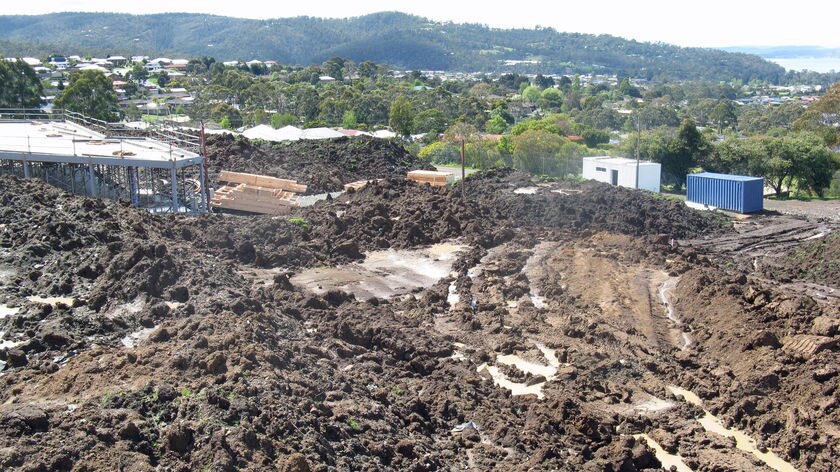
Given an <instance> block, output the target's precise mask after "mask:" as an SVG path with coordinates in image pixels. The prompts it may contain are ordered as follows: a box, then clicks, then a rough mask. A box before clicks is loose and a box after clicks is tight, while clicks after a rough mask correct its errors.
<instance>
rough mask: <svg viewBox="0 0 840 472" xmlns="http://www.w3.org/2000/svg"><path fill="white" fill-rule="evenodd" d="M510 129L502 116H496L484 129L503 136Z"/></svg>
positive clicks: (488, 121)
mask: <svg viewBox="0 0 840 472" xmlns="http://www.w3.org/2000/svg"><path fill="white" fill-rule="evenodd" d="M507 127H508V123H507V121H505V119H504V118H502V117H501V116H500V115H494V116H493V117H492V118H490V119H489V120H487V123H485V124H484V129H485V131H487V132H488V133H490V134H502V133H504V132H505V130H506V129H507Z"/></svg>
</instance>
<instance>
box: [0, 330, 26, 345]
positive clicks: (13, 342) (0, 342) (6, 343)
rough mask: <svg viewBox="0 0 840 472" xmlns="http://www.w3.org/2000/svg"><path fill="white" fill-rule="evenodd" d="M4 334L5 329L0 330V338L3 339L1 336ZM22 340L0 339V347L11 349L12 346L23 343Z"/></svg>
mask: <svg viewBox="0 0 840 472" xmlns="http://www.w3.org/2000/svg"><path fill="white" fill-rule="evenodd" d="M5 335H6V332H5V331H0V339H3V336H5ZM23 343H24V341H10V340H8V339H4V340H2V341H0V349H11V348H13V347H17V346H20V345H21V344H23Z"/></svg>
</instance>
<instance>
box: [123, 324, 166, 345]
mask: <svg viewBox="0 0 840 472" xmlns="http://www.w3.org/2000/svg"><path fill="white" fill-rule="evenodd" d="M157 328H158V327H157V326H153V327H151V328H140V329H138V330H137V331H135V332H133V333H129V334H128V335H126V336H125V337H124V338H122V339H120V344H122V345H123V347H127V348H135V347H137V346H138V345H139V344H140V343H142V342H143V341H145V340H147V339H149V335H151V334H152V331H154V330H156V329H157Z"/></svg>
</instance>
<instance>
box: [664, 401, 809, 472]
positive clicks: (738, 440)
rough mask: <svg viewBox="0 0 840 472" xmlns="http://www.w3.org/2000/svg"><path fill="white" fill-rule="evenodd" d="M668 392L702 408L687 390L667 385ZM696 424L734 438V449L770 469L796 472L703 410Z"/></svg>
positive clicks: (744, 434)
mask: <svg viewBox="0 0 840 472" xmlns="http://www.w3.org/2000/svg"><path fill="white" fill-rule="evenodd" d="M668 390H670V391H671V392H672V393H673V394H674V395H677V396H680V397H683V399H685V401H687V402H688V403H691V404H692V405H696V406H699V407H701V408H702V407H703V400H701V399H700V397H698V396H697V395H696V394H694V393H693V392H691V391H689V390H686V389H684V388H680V387H676V386H673V385H669V386H668ZM697 422H698V423H700V425H701V426H703V429H705V430H706V431H708V432H710V433H716V434H719V435H721V436H724V437H727V438H735V447H737V448H738V449H740V450H742V451H744V452H749V453H750V454H752V455H754V456H755V457H757V458H758V459H759V460H761V461H762V462H764V463H765V464H766V465H767V466H768V467H770V468H771V469H774V470H778V471H779V472H796V468H795V467H793V466H792V465H791V464H790V463H788V462H786V461H785V460H784V459H782V458H781V457H779V456H777V455H776V454H775V453H774V452H773V451H771V450H770V449H767V452H761V451H760V450H759V449H758V447H757V445H756V444H757V443H756V441H755V440H754V439H753V438H751V437H749V436H747V434H746V433H744V432H743V431H739V430H737V429H731V428H727V427H726V426H725V425H724V424H723V421H721V420H720V418H718V417H717V416H715V415H713V414H711V413H710V412H709V411H708V410H706V409H705V408H704V409H703V417H702V418H700V419H698V420H697Z"/></svg>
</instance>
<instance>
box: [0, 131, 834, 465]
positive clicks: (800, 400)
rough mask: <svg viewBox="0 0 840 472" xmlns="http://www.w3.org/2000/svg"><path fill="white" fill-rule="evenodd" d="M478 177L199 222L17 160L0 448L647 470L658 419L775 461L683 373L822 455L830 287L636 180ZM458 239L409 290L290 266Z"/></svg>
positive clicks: (776, 440) (372, 189) (668, 444)
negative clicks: (800, 280) (778, 274)
mask: <svg viewBox="0 0 840 472" xmlns="http://www.w3.org/2000/svg"><path fill="white" fill-rule="evenodd" d="M234 142H235V141H234ZM240 170H249V169H240ZM301 180H304V179H301ZM571 187H574V188H573V189H571ZM523 188H528V189H529V190H528V191H527V192H523V191H521V190H522V189H523ZM570 189H571V190H574V191H569V190H570ZM464 191H465V192H464V193H465V197H466V198H462V193H461V184H459V185H456V186H454V187H453V188H432V187H429V186H419V185H417V184H414V183H412V182H407V181H405V180H403V179H401V178H399V179H397V178H393V179H385V180H383V181H382V182H378V183H375V184H371V185H369V186H368V187H366V188H364V189H362V190H361V191H358V192H349V193H346V194H344V195H342V196H340V197H338V198H335V199H328V200H325V201H322V202H319V203H317V204H316V205H314V206H312V207H309V208H301V209H298V210H296V213H295V214H294V215H292V216H290V217H269V216H255V217H243V216H234V215H225V214H207V215H201V216H195V217H193V216H185V215H162V216H161V215H151V214H148V213H146V212H144V211H141V210H136V209H132V208H128V207H126V206H125V205H121V204H118V203H113V202H106V201H99V200H92V199H88V198H81V197H74V196H70V195H68V194H65V193H63V192H61V191H58V190H56V189H53V188H51V187H49V186H47V185H45V184H43V183H40V182H35V181H25V180H21V179H17V178H10V177H0V331H2V333H3V334H0V342H2V343H3V345H2V347H0V469H3V470H74V469H75V470H115V469H130V470H141V471H142V470H164V469H165V470H223V471H228V470H230V471H232V470H241V469H247V470H317V471H326V470H418V471H419V470H453V469H467V470H491V469H494V468H495V469H498V470H606V471H619V470H621V471H641V470H651V469H657V468H659V467H660V466H661V465H662V464H663V462H662V461H664V460H667V459H666V458H665V457H662V458H661V459H658V458H657V457H658V456H656V455H655V454H654V450H653V449H652V448H651V447H650V446H649V445H648V443H647V442H646V440H642V439H637V437H639V436H638V435H640V434H643V433H644V434H647V435H648V437H650V438H652V439H653V440H655V441H657V444H658V445H659V446H661V447H662V448H663V449H664V450H665V451H666V452H668V453H670V454H678V455H680V456H681V457H682V458H683V459H684V461H685V463H686V464H687V465H688V466H690V467H692V468H693V469H694V470H765V469H764V468H763V467H764V465H763V464H762V463H761V462H759V461H758V459H756V458H755V457H753V456H751V455H750V454H749V453H746V452H743V451H740V450H738V449H736V448H735V447H734V445H733V444H731V442H730V441H729V440H727V439H725V438H723V436H720V435H717V434H716V433H713V432H706V431H704V429H703V428H702V427H701V426H700V425H699V424H698V422H697V421H696V420H697V418H699V417H702V416H703V412H702V409H701V408H699V407H697V406H695V405H692V404H689V403H687V402H685V401H682V400H681V399H679V398H677V397H676V396H675V395H674V394H673V393H671V392H672V390H670V389H669V387H670V386H674V385H676V386H681V387H684V388H689V389H692V390H693V391H694V392H695V393H697V394H698V395H699V396H700V397H701V398H702V399H703V400H704V401H705V402H706V403H705V406H706V408H708V409H710V410H711V411H712V412H713V413H715V414H717V415H719V416H720V417H721V418H723V419H724V420H726V421H727V422H728V424H729V425H731V426H736V427H738V428H739V429H741V430H743V431H745V432H746V433H747V434H749V435H750V436H752V437H754V438H757V440H758V441H759V444H760V445H761V446H762V447H764V446H767V447H771V448H772V450H773V451H774V452H775V453H777V454H778V455H779V456H780V457H781V458H782V459H783V460H785V461H789V462H790V463H791V464H793V465H794V466H796V467H797V468H798V469H800V470H806V469H814V470H828V469H830V467H831V466H832V461H833V460H834V459H833V458H834V457H837V455H838V454H840V450H838V447H837V442H836V431H837V424H838V421H837V412H838V410H837V401H836V398H837V392H838V389H837V380H838V378H840V377H838V375H837V370H836V368H835V367H833V366H836V365H837V361H838V359H837V356H838V348H840V342H838V339H840V331H838V323H837V319H838V317H840V314H838V313H837V307H836V306H834V307H832V306H831V304H830V303H828V302H826V301H821V300H815V299H813V298H811V297H809V296H807V295H800V294H795V295H794V294H791V293H790V292H788V291H786V289H785V288H784V287H779V288H768V287H767V286H765V285H764V284H763V282H762V281H761V280H760V279H759V278H754V274H744V273H739V272H736V271H734V270H733V269H732V268H731V267H727V266H726V265H725V264H723V263H718V260H721V258H720V256H719V255H710V254H706V253H704V252H703V250H702V249H697V248H693V247H683V246H681V245H680V244H679V243H677V244H674V243H673V241H672V240H674V239H680V238H684V237H691V238H698V237H700V236H709V237H713V236H714V235H719V234H723V233H726V234H727V235H730V236H731V234H732V231H731V228H729V227H728V225H727V224H725V223H724V222H722V221H721V220H719V219H716V218H713V217H711V218H710V217H708V216H706V215H704V214H701V213H698V212H694V211H693V210H690V209H687V208H686V207H685V206H684V205H679V204H677V203H675V202H671V201H668V200H663V199H661V198H657V197H655V196H653V195H650V194H647V193H644V192H632V191H627V190H623V189H615V188H612V187H609V186H605V185H590V184H579V185H570V184H569V183H562V182H538V181H534V180H533V179H531V178H530V177H529V176H527V175H524V174H521V173H517V172H513V171H510V170H500V171H494V172H489V173H482V174H478V175H476V176H474V177H471V178H470V179H468V180H467V182H466V183H465V184H464ZM452 240H457V242H458V243H460V244H464V245H466V246H467V249H464V250H463V251H462V252H460V253H458V254H457V255H456V256H454V258H455V259H454V260H452V261H451V262H452V266H451V267H452V269H451V270H452V272H449V270H448V269H447V270H445V271H443V273H442V275H440V277H441V278H440V280H438V281H437V282H436V283H434V284H433V285H432V286H431V287H428V288H425V289H423V288H419V289H416V290H414V291H412V292H410V293H405V295H402V296H397V297H393V298H388V299H383V298H371V299H368V300H356V299H354V297H353V296H350V295H347V294H344V293H342V292H337V291H331V292H327V293H324V294H323V295H322V296H319V295H317V294H315V293H312V292H310V291H307V290H306V289H304V288H301V287H298V286H295V285H293V284H292V283H291V281H290V276H291V275H293V273H294V272H297V271H301V270H303V269H305V268H313V267H318V268H323V267H324V266H330V265H336V264H341V263H345V262H350V261H358V260H359V259H361V258H362V257H363V253H364V252H366V251H371V250H375V249H408V248H418V247H420V246H424V245H427V244H431V243H438V242H446V241H452ZM389 254H390V255H391V256H393V257H395V258H399V254H398V253H396V252H393V253H389ZM712 256H714V257H712ZM395 262H396V263H400V261H399V260H396V261H395ZM403 262H404V261H403ZM407 292H408V291H407ZM453 295H455V296H454V297H453ZM31 296H41V297H50V296H52V297H62V298H61V300H64V301H68V300H69V302H68V303H64V301H61V300H59V301H55V302H52V301H45V300H44V299H30V298H29V297H31ZM36 300H41V301H36ZM686 336H688V339H690V340H691V342H690V343H686V342H685V339H686ZM521 391H526V392H529V393H527V394H523V395H519V393H521ZM809 405H815V406H809Z"/></svg>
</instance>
